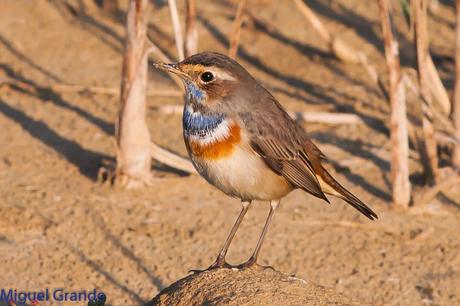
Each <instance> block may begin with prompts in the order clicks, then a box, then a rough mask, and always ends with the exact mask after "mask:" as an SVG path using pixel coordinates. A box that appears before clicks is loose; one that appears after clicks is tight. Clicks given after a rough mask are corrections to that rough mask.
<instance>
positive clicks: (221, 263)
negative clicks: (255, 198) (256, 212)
mask: <svg viewBox="0 0 460 306" xmlns="http://www.w3.org/2000/svg"><path fill="white" fill-rule="evenodd" d="M241 205H242V206H243V208H242V209H241V212H240V214H239V216H238V218H237V219H236V221H235V224H234V225H233V227H232V230H231V231H230V234H229V235H228V237H227V240H225V243H224V245H223V246H222V248H221V249H220V252H219V255H218V256H217V259H216V261H215V262H214V263H213V264H212V265H211V266H210V267H209V268H208V269H214V268H224V267H230V265H228V264H227V263H226V262H225V256H226V255H227V250H228V247H229V246H230V244H231V243H232V240H233V237H235V234H236V231H237V230H238V227H239V226H240V224H241V221H243V218H244V215H246V212H247V211H248V209H249V206H250V205H251V202H247V201H242V202H241Z"/></svg>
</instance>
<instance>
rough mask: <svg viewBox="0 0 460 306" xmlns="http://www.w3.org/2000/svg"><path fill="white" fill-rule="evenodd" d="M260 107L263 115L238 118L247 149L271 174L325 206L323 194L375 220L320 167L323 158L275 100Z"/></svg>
mask: <svg viewBox="0 0 460 306" xmlns="http://www.w3.org/2000/svg"><path fill="white" fill-rule="evenodd" d="M259 106H260V105H259ZM263 106H264V107H265V108H267V109H266V111H264V112H250V113H240V118H242V120H243V123H244V124H245V127H246V130H247V131H248V132H249V137H250V145H251V147H252V148H253V150H254V151H255V152H256V153H257V154H258V155H260V156H261V157H262V158H263V159H264V160H265V162H266V163H267V164H268V165H269V167H270V168H271V169H272V170H273V171H275V172H276V173H278V174H279V175H282V176H283V177H284V178H286V179H287V180H288V181H289V182H290V183H291V184H292V185H293V186H295V187H297V188H300V189H303V190H305V191H307V192H309V193H311V194H313V195H315V196H317V197H318V198H321V199H324V200H325V201H327V202H329V200H328V199H327V198H326V196H325V194H324V193H327V194H330V195H333V196H337V197H340V198H342V199H343V200H345V201H346V202H347V203H348V204H350V205H351V206H353V207H354V208H356V209H357V210H358V211H360V212H361V213H362V214H363V215H365V216H366V217H368V218H369V219H371V220H373V219H375V218H377V215H376V214H375V213H374V212H373V211H372V210H371V209H370V208H369V207H367V206H366V205H365V204H364V203H363V202H362V201H361V200H359V199H358V198H357V197H356V196H354V195H353V194H352V193H351V192H349V191H348V190H346V189H345V188H344V187H343V186H342V185H340V184H339V183H338V182H337V181H336V180H335V179H334V178H333V177H332V176H331V175H330V174H329V173H328V172H327V170H326V169H325V168H324V167H323V165H322V161H323V160H325V156H324V154H323V153H322V152H321V151H320V150H319V149H318V147H316V145H315V144H314V143H313V142H312V141H311V140H310V139H309V138H308V136H307V135H306V133H305V131H304V130H303V129H302V127H301V126H299V125H298V124H297V123H296V122H295V121H294V120H293V119H292V118H290V117H289V115H288V114H287V113H286V112H285V111H284V110H283V108H282V107H281V105H280V104H279V103H278V102H277V101H276V100H275V98H273V97H272V96H271V95H270V96H269V97H267V100H265V101H264V103H263ZM261 113H263V115H261ZM318 177H319V180H318Z"/></svg>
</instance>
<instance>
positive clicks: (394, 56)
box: [379, 0, 411, 209]
mask: <svg viewBox="0 0 460 306" xmlns="http://www.w3.org/2000/svg"><path fill="white" fill-rule="evenodd" d="M379 5H380V21H381V25H382V33H383V39H384V44H385V58H386V62H387V69H388V74H389V81H390V95H389V96H390V101H391V118H390V131H391V176H392V181H393V192H392V193H393V202H394V204H395V205H398V206H399V207H401V208H404V209H406V208H408V207H409V202H410V197H411V186H410V182H409V140H408V128H407V116H406V97H405V90H404V84H403V83H402V81H401V70H400V64H399V50H398V44H397V42H396V41H395V39H394V38H393V32H392V25H391V19H390V18H391V17H390V14H391V12H390V7H389V3H388V0H379Z"/></svg>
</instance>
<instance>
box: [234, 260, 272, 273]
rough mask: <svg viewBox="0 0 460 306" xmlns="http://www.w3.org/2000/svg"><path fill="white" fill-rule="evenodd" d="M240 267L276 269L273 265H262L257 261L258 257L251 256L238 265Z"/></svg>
mask: <svg viewBox="0 0 460 306" xmlns="http://www.w3.org/2000/svg"><path fill="white" fill-rule="evenodd" d="M237 268H238V269H240V270H242V269H249V268H258V269H272V270H275V269H274V268H273V267H272V266H262V265H259V264H258V263H257V258H254V257H251V258H249V260H248V261H246V262H244V263H242V264H240V265H238V266H237Z"/></svg>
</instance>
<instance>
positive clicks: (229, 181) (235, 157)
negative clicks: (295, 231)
mask: <svg viewBox="0 0 460 306" xmlns="http://www.w3.org/2000/svg"><path fill="white" fill-rule="evenodd" d="M192 161H193V163H194V165H195V167H196V168H197V170H198V172H199V173H200V174H201V175H202V176H203V177H204V178H205V179H206V180H207V181H208V182H209V183H211V184H212V185H214V186H216V187H217V188H219V189H220V190H222V191H223V192H225V193H226V194H228V195H230V196H233V197H238V198H240V199H242V200H275V199H280V198H282V197H284V196H285V195H286V194H288V193H289V192H290V191H291V190H292V189H293V188H292V185H291V184H289V183H288V182H287V181H286V180H285V179H284V178H283V177H282V176H279V175H277V174H276V173H275V172H273V171H272V170H271V169H270V168H269V167H268V166H267V165H266V164H265V162H264V161H263V159H262V158H261V157H260V156H258V155H256V154H255V152H253V151H252V150H251V149H250V148H249V147H243V146H237V147H236V148H235V150H234V151H233V152H232V155H231V156H229V157H227V158H220V159H217V160H207V159H206V160H204V159H198V158H193V157H192Z"/></svg>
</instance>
